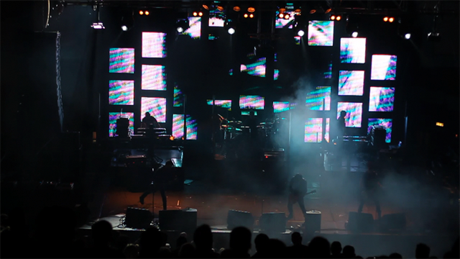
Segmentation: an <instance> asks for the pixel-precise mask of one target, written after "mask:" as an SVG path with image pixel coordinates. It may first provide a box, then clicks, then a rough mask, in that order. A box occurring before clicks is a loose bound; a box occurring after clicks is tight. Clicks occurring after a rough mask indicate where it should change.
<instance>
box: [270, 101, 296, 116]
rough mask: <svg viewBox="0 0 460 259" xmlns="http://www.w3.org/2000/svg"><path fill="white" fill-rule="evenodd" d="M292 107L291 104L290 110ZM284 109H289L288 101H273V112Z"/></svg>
mask: <svg viewBox="0 0 460 259" xmlns="http://www.w3.org/2000/svg"><path fill="white" fill-rule="evenodd" d="M291 105H292V104H291ZM292 109H293V107H292V106H291V110H292ZM285 111H289V102H273V112H274V113H279V112H285Z"/></svg>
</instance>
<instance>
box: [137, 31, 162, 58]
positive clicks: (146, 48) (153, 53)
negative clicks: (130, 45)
mask: <svg viewBox="0 0 460 259" xmlns="http://www.w3.org/2000/svg"><path fill="white" fill-rule="evenodd" d="M142 57H143V58H165V57H166V33H164V32H142Z"/></svg>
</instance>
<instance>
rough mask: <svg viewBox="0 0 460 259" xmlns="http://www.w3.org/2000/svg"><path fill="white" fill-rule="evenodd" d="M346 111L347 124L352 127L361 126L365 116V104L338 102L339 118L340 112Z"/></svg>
mask: <svg viewBox="0 0 460 259" xmlns="http://www.w3.org/2000/svg"><path fill="white" fill-rule="evenodd" d="M341 111H346V112H347V115H346V116H345V126H346V127H350V128H361V122H362V118H363V104H362V103H354V102H338V103H337V119H338V118H339V117H340V112H341Z"/></svg>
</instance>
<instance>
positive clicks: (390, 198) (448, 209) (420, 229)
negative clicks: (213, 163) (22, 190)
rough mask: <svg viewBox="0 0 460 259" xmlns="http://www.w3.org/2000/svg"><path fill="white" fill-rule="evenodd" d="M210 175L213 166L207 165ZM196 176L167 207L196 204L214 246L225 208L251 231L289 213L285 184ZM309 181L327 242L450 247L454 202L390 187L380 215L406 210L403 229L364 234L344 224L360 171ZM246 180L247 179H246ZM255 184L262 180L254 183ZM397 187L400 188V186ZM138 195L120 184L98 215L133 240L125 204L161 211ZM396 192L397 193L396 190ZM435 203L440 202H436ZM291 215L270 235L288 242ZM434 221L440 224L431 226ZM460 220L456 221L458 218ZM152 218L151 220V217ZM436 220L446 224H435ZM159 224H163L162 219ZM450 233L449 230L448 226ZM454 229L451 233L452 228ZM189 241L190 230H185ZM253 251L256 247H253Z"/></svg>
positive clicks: (382, 249) (364, 251)
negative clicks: (243, 216)
mask: <svg viewBox="0 0 460 259" xmlns="http://www.w3.org/2000/svg"><path fill="white" fill-rule="evenodd" d="M208 171H209V172H204V174H209V173H212V171H213V170H211V169H209V170H208ZM208 176H209V177H196V180H194V181H193V182H192V183H191V184H190V185H185V186H184V190H183V191H169V192H167V196H168V206H167V208H168V210H184V209H187V208H194V209H196V210H197V225H200V224H208V225H210V226H211V228H212V230H213V233H214V242H215V249H220V248H221V247H227V246H228V239H229V233H230V230H228V229H227V216H228V212H229V210H240V211H247V212H250V213H251V214H252V216H253V217H254V219H255V226H254V235H253V238H254V237H255V236H256V235H257V233H258V232H259V229H258V223H259V218H260V217H261V216H262V214H263V213H269V212H284V213H286V214H287V192H286V191H285V189H284V188H282V189H281V190H280V192H278V193H276V194H273V193H272V194H270V193H269V192H265V193H264V192H261V191H260V190H262V189H263V188H264V186H258V187H257V188H253V189H244V188H237V185H235V183H234V182H232V181H216V180H215V177H211V176H210V175H208ZM304 177H305V179H306V180H307V181H308V191H312V190H316V193H313V194H311V195H308V196H307V197H306V198H305V206H306V209H307V210H316V211H320V212H321V225H320V230H319V231H317V232H315V233H314V235H315V236H316V235H320V236H324V237H326V238H327V239H328V240H329V241H330V242H333V241H340V242H341V243H342V246H345V245H353V246H354V247H355V249H356V254H357V255H361V256H363V257H365V256H371V255H381V254H387V255H388V254H390V253H392V252H398V253H400V254H402V255H403V256H404V257H413V256H414V251H415V246H416V244H417V243H420V242H423V243H426V244H428V245H429V246H430V247H432V254H433V255H436V256H438V257H440V256H443V254H444V253H445V252H446V251H448V250H449V249H450V246H451V245H452V243H453V241H454V240H455V237H456V234H455V233H449V227H451V226H450V225H449V222H451V221H452V216H453V217H455V215H458V206H456V211H455V206H448V205H443V206H438V207H434V206H433V207H430V206H429V205H430V202H431V203H434V202H433V201H430V200H415V199H413V197H410V198H404V197H400V198H399V199H397V198H395V196H394V195H392V194H391V192H393V191H394V190H393V189H391V188H393V187H391V188H390V189H389V190H388V192H390V193H389V194H387V195H386V196H384V197H383V198H382V200H381V206H382V215H383V216H385V215H387V214H396V213H404V215H405V217H406V221H407V224H406V226H405V228H404V229H403V230H400V231H393V232H381V231H378V230H373V231H370V232H366V233H356V232H353V231H349V230H347V229H346V228H345V225H346V222H347V221H348V220H349V212H356V211H357V208H358V205H359V198H358V194H357V191H356V190H358V189H357V188H358V186H359V180H360V178H361V174H360V173H358V172H345V171H339V172H321V173H317V172H310V173H305V174H304ZM246 184H247V183H246ZM252 184H253V185H260V183H257V182H253V183H252ZM399 187H401V186H399ZM140 195H141V193H137V192H136V193H134V192H128V191H126V190H125V189H123V188H120V187H117V188H111V189H109V190H107V191H106V192H105V193H104V196H103V200H102V203H101V207H100V208H98V209H99V211H100V216H99V218H100V219H105V220H108V221H110V222H111V223H112V225H113V226H114V229H115V230H118V231H120V232H121V233H123V234H124V235H127V236H130V237H131V239H132V240H133V241H134V240H135V239H136V238H137V237H138V236H139V234H140V231H142V230H138V229H130V228H124V227H122V226H121V225H120V223H121V219H122V218H123V217H124V215H125V213H126V209H127V208H128V207H136V208H144V209H148V210H150V211H151V212H154V215H155V218H156V221H158V214H159V211H160V210H162V201H161V195H160V194H159V192H157V193H155V195H154V196H152V195H150V196H148V197H147V198H146V200H145V204H144V205H141V204H140V203H139V196H140ZM398 195H400V193H398ZM436 204H438V205H439V203H436ZM363 212H364V213H370V214H372V215H373V217H374V219H375V218H377V214H376V212H375V206H373V204H371V203H367V204H366V205H365V206H364V210H363ZM294 214H295V215H294V218H293V219H292V220H290V221H288V222H287V224H286V228H285V231H284V232H279V233H275V234H272V235H270V236H271V237H276V238H279V239H281V240H283V241H284V242H285V243H286V244H287V245H290V244H291V243H290V234H291V233H292V231H300V232H303V229H302V228H301V227H300V225H302V223H303V215H302V213H301V211H300V209H299V207H298V205H296V204H295V205H294ZM433 221H436V222H437V223H438V226H437V227H434V226H433V225H431V224H433ZM457 221H458V219H457ZM154 222H155V220H154ZM439 223H444V224H443V225H439ZM90 225H91V223H89V224H88V225H85V226H83V227H82V228H81V231H82V232H81V233H82V234H85V235H86V233H89V232H88V230H90ZM160 227H161V222H160ZM450 231H452V229H450ZM454 232H455V231H454ZM167 233H168V238H169V240H168V242H169V243H170V244H171V245H172V246H174V244H175V239H176V238H177V236H178V235H179V231H167ZM188 237H189V240H190V239H191V238H192V233H188ZM312 237H313V235H312V234H306V233H305V234H304V242H308V241H309V240H310V239H311V238H312ZM253 252H254V251H253Z"/></svg>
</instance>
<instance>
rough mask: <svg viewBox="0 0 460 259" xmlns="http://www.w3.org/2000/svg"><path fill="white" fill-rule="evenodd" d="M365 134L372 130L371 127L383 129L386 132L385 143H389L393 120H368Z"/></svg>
mask: <svg viewBox="0 0 460 259" xmlns="http://www.w3.org/2000/svg"><path fill="white" fill-rule="evenodd" d="M367 126H368V127H367V133H370V132H371V130H372V127H376V126H381V127H384V128H385V130H386V133H387V134H386V137H385V142H386V143H391V131H392V126H393V120H392V119H386V118H369V122H368V124H367Z"/></svg>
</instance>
